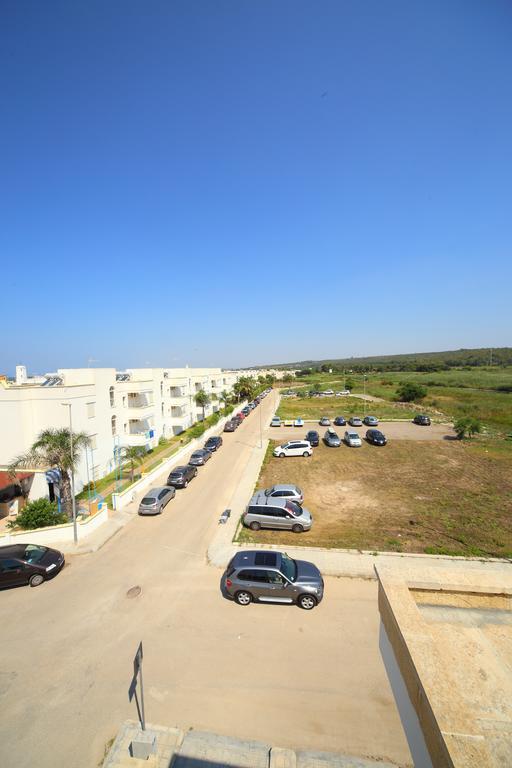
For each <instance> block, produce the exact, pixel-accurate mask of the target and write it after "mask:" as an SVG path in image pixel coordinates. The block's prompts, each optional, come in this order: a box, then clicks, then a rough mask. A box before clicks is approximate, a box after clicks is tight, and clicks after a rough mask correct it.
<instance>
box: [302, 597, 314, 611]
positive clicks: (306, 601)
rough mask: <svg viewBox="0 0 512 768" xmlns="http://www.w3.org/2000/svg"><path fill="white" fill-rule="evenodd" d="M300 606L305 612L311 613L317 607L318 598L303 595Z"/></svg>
mask: <svg viewBox="0 0 512 768" xmlns="http://www.w3.org/2000/svg"><path fill="white" fill-rule="evenodd" d="M298 604H299V607H300V608H302V609H303V610H304V611H310V610H311V609H312V608H314V607H315V605H316V598H314V597H313V595H301V596H300V597H299V600H298Z"/></svg>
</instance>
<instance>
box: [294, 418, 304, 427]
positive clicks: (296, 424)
mask: <svg viewBox="0 0 512 768" xmlns="http://www.w3.org/2000/svg"><path fill="white" fill-rule="evenodd" d="M293 426H294V427H303V426H304V419H301V418H298V419H295V421H294V422H293Z"/></svg>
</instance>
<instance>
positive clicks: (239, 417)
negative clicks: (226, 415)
mask: <svg viewBox="0 0 512 768" xmlns="http://www.w3.org/2000/svg"><path fill="white" fill-rule="evenodd" d="M234 418H235V419H240V421H243V420H244V419H245V413H242V411H240V412H239V413H237V414H236V415H235V417H234Z"/></svg>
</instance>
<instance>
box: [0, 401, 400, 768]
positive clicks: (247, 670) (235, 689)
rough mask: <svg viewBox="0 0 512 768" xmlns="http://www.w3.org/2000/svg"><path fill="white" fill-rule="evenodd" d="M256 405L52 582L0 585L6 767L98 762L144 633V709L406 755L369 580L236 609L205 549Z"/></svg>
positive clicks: (240, 460)
mask: <svg viewBox="0 0 512 768" xmlns="http://www.w3.org/2000/svg"><path fill="white" fill-rule="evenodd" d="M273 397H274V395H271V396H269V397H267V398H266V399H265V400H264V401H263V403H262V405H261V406H260V409H261V424H262V425H263V427H265V426H266V425H268V422H269V420H270V417H271V415H272V413H273ZM258 410H259V409H258ZM258 410H256V411H255V412H253V413H252V414H251V416H250V417H249V418H248V419H246V420H245V421H244V422H243V424H242V425H241V427H240V428H239V429H238V430H237V431H236V432H234V433H230V434H225V435H223V438H224V445H223V446H222V448H221V449H220V450H219V451H218V452H217V453H216V454H214V456H213V458H212V460H211V461H209V462H208V463H207V465H206V466H205V467H201V468H200V470H199V474H198V477H197V478H195V479H194V480H193V481H192V482H191V484H190V485H189V487H188V488H187V489H184V490H180V491H178V492H177V494H176V498H175V499H173V500H172V501H171V502H170V503H169V504H168V506H167V508H166V509H165V511H164V513H163V514H162V515H161V516H158V517H143V518H142V517H138V516H137V515H136V514H134V516H133V520H132V521H130V522H129V523H128V524H127V525H126V526H125V527H124V528H123V529H122V530H121V531H120V532H119V533H118V534H117V535H116V536H115V537H114V538H112V539H111V540H110V541H109V542H107V544H105V546H104V547H103V548H102V549H100V550H99V551H97V552H95V553H91V554H87V555H80V556H74V557H70V558H68V563H67V565H66V567H65V569H64V570H63V572H62V573H60V574H58V576H57V577H56V578H55V579H53V580H52V581H50V582H47V583H45V584H43V585H42V586H40V587H37V588H35V589H31V588H29V587H21V588H15V589H11V590H5V591H3V592H1V593H0V621H1V625H2V643H1V648H0V707H1V712H2V716H1V719H0V765H1V766H2V768H11V766H12V767H13V768H14V766H16V768H29V766H30V768H33V766H34V765H37V766H38V767H39V768H50V766H51V768H55V766H59V768H60V766H69V767H70V768H71V767H72V768H82V767H83V768H86V767H87V768H89V767H90V766H96V765H97V764H98V762H99V761H100V760H101V757H102V755H103V751H104V747H105V744H106V743H107V742H108V740H109V739H111V738H112V737H114V736H115V734H116V732H117V729H118V727H119V725H120V724H121V722H122V721H123V720H124V719H125V718H127V717H136V710H135V704H134V703H133V702H132V703H130V702H129V701H128V688H129V685H130V682H131V678H132V674H133V666H132V660H133V656H134V654H135V651H136V648H137V645H138V643H139V641H141V640H142V642H143V644H144V663H143V670H144V686H145V702H146V717H147V720H148V721H149V722H153V723H161V724H164V725H170V726H174V725H176V726H179V727H180V728H182V729H184V730H187V729H189V728H195V729H203V730H210V731H214V732H217V733H223V734H228V735H233V736H238V737H243V738H254V739H259V740H262V741H266V742H269V743H272V744H274V745H277V746H289V747H293V748H295V749H301V748H303V749H317V750H334V751H340V752H344V753H347V754H354V755H361V756H363V755H364V756H370V755H371V756H376V757H380V758H383V759H388V760H390V761H394V762H395V763H397V764H399V765H409V764H410V755H409V751H408V747H407V744H406V740H405V737H404V735H403V731H402V727H401V724H400V721H399V717H398V713H397V710H396V707H395V704H394V700H393V697H392V693H391V689H390V687H389V684H388V681H387V678H386V674H385V671H384V667H383V664H382V660H381V658H380V654H379V648H378V630H379V614H378V608H377V586H376V583H375V582H370V581H363V580H358V579H335V578H327V579H326V591H325V599H324V601H323V603H322V604H321V605H320V606H318V607H317V608H316V609H315V610H313V611H311V612H305V611H301V610H300V609H299V608H297V607H295V606H291V607H289V606H286V607H284V606H269V605H250V606H248V607H247V608H242V607H239V606H238V605H236V604H234V603H232V602H230V601H227V600H225V599H224V598H223V597H222V595H221V594H220V590H219V581H220V576H221V571H219V570H216V569H214V568H212V567H210V566H208V565H207V563H206V549H207V546H208V543H209V542H210V540H211V538H212V537H213V535H214V532H215V530H216V527H217V525H218V522H217V521H218V517H219V515H220V513H221V512H222V511H223V510H224V509H225V508H226V507H228V506H229V503H230V499H231V497H232V495H233V493H234V491H235V489H236V486H237V483H238V480H239V478H240V476H241V474H242V473H243V472H244V471H245V468H246V466H247V464H248V461H249V458H250V456H251V453H252V451H253V449H254V447H255V446H257V445H258V444H259V437H260V413H259V412H258ZM163 479H165V478H163ZM283 481H286V477H283ZM132 511H134V512H135V506H134V507H133V508H132ZM29 540H30V536H29V535H28V536H27V541H29ZM132 587H140V590H134V591H135V593H138V595H136V596H134V597H132V596H130V595H131V594H133V593H132V592H130V590H131V588H132Z"/></svg>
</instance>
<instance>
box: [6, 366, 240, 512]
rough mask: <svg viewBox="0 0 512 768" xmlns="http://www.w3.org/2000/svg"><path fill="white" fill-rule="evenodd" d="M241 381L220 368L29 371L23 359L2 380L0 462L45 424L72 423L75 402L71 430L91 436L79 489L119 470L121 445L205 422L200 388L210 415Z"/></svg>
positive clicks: (145, 442)
mask: <svg viewBox="0 0 512 768" xmlns="http://www.w3.org/2000/svg"><path fill="white" fill-rule="evenodd" d="M236 380H237V375H236V374H235V373H233V372H228V371H222V370H221V369H220V368H178V369H177V368H136V369H129V370H126V371H116V370H115V369H114V368H67V369H66V368H65V369H59V370H58V371H56V372H55V373H52V374H46V375H45V376H44V377H37V378H29V377H27V375H26V370H25V368H24V366H18V367H17V369H16V382H14V383H10V382H8V381H7V380H6V379H5V378H3V379H0V468H2V467H3V468H5V467H7V466H8V465H9V464H10V463H11V462H12V461H13V459H14V458H15V457H16V456H18V455H19V454H22V453H25V452H26V451H28V449H29V448H30V446H31V445H32V443H33V442H34V441H35V439H36V438H37V436H38V435H39V433H40V432H41V431H42V430H43V429H46V428H48V427H67V426H69V413H70V409H69V407H66V406H67V405H68V404H70V405H71V418H72V425H73V431H74V432H86V433H87V434H88V435H89V436H90V438H91V446H90V448H88V449H87V450H86V451H85V452H84V454H83V456H82V459H81V462H80V466H79V467H78V469H77V472H76V473H75V488H76V492H77V493H78V492H80V490H81V489H82V487H83V486H84V485H85V484H86V483H88V482H90V481H92V480H98V479H99V478H101V477H103V476H104V475H106V474H108V473H109V472H112V471H113V470H114V469H115V467H116V462H118V461H119V459H118V456H119V449H120V448H121V447H123V446H129V445H137V446H145V447H146V448H152V447H155V446H156V445H157V444H158V441H159V439H160V437H166V438H167V437H171V436H172V435H176V434H179V433H180V432H183V430H185V429H187V427H190V426H191V425H192V424H194V423H195V422H197V421H200V420H201V419H202V418H203V409H202V408H201V407H198V406H197V405H196V403H195V395H196V394H197V392H199V390H201V389H204V391H205V392H207V393H208V395H210V398H211V401H210V404H209V405H208V406H206V409H205V416H209V415H210V414H211V413H213V412H215V411H218V410H221V409H222V407H223V405H222V402H221V401H220V400H219V399H218V398H219V396H220V395H221V393H222V392H223V391H226V392H230V391H231V390H232V387H233V384H234V383H235V382H236ZM49 479H50V480H51V477H50V476H46V474H45V473H44V472H42V473H35V475H34V480H33V484H32V488H31V493H30V496H31V498H37V497H39V496H46V495H48V480H49Z"/></svg>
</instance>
